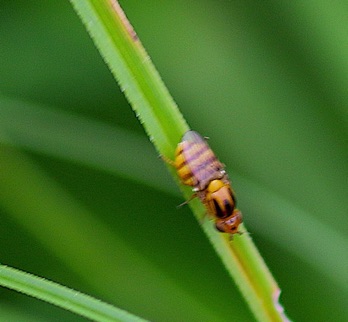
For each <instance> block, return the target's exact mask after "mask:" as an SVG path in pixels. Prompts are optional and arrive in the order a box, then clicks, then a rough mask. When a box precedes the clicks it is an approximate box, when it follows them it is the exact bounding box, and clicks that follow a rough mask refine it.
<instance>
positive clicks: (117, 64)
mask: <svg viewBox="0 0 348 322" xmlns="http://www.w3.org/2000/svg"><path fill="white" fill-rule="evenodd" d="M71 3H72V4H73V6H74V8H75V10H76V11H77V13H78V14H79V15H80V17H81V19H82V21H83V22H84V24H85V26H86V28H87V30H88V31H89V33H90V35H91V37H92V38H93V40H94V42H95V44H96V46H97V47H98V49H99V51H100V53H101V55H102V56H103V58H104V60H105V61H106V63H107V64H108V66H109V68H110V70H111V71H112V73H113V74H114V76H115V78H116V79H117V81H118V83H119V85H120V87H121V89H122V90H123V91H124V92H125V95H126V97H127V98H128V100H129V102H130V103H131V105H132V108H133V109H134V111H135V113H136V115H137V116H138V118H139V120H140V122H141V123H142V124H143V126H144V128H145V130H146V132H147V134H148V135H149V137H150V140H151V141H152V142H153V143H154V145H155V146H156V148H157V149H158V151H159V152H160V153H161V154H163V155H166V156H169V157H173V153H174V149H175V146H176V144H177V143H178V142H179V140H180V137H181V136H182V134H183V133H184V132H185V131H186V130H187V129H188V126H187V124H186V123H185V121H184V120H183V118H182V116H181V114H180V112H179V111H178V109H177V107H176V105H175V103H174V102H173V99H172V98H171V96H170V95H169V93H168V91H167V90H166V88H165V86H164V84H163V83H162V81H161V79H160V77H159V75H158V73H157V72H156V70H155V68H154V66H153V65H152V63H151V61H150V59H149V57H148V55H147V53H146V52H145V50H144V48H143V47H142V45H141V43H140V41H139V39H138V37H137V36H136V34H135V32H134V30H133V28H132V27H131V25H130V23H129V22H128V20H127V19H126V17H125V15H124V13H123V12H122V10H121V8H120V7H119V5H118V3H117V2H116V1H96V0H89V1H85V0H83V1H82V0H71ZM172 172H173V171H172ZM175 179H176V180H177V178H176V177H175ZM185 192H186V193H185V196H186V197H188V196H189V189H185ZM190 206H191V207H192V209H193V211H194V213H195V215H196V217H197V218H198V219H200V220H201V219H202V217H203V216H204V209H203V207H202V205H201V204H200V203H199V202H197V201H196V200H195V201H194V202H192V203H191V204H190ZM203 227H204V230H205V232H206V233H207V235H208V236H209V238H210V240H211V242H212V243H213V246H214V248H215V249H216V251H217V252H218V254H219V255H220V257H221V259H222V261H223V262H224V264H225V266H226V268H227V270H228V272H229V273H230V275H231V276H232V277H233V278H234V280H235V281H236V283H237V285H238V286H239V288H240V290H241V292H242V294H243V295H244V297H245V299H246V301H247V302H248V304H249V306H250V308H251V310H252V312H253V313H254V315H255V316H256V317H257V319H258V320H259V321H284V320H287V318H286V317H285V316H284V314H283V311H282V308H281V307H280V305H279V303H278V297H279V294H280V289H279V287H278V286H277V283H276V282H275V280H274V279H273V277H272V275H271V274H270V272H269V270H268V269H267V267H266V265H265V263H264V261H263V259H262V257H261V256H260V255H259V253H258V252H257V250H256V248H255V246H254V244H253V242H252V240H251V238H250V237H249V236H248V235H247V233H246V234H244V235H243V236H241V237H238V236H237V237H236V238H235V240H234V241H233V242H232V243H231V242H229V240H228V236H224V235H222V234H219V233H217V232H216V231H215V229H214V228H213V227H212V225H211V223H210V222H209V221H205V222H204V224H203Z"/></svg>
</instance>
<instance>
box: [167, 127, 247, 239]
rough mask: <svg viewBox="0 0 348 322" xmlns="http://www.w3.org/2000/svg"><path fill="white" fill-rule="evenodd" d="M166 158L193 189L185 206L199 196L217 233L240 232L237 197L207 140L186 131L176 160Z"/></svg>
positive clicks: (183, 180)
mask: <svg viewBox="0 0 348 322" xmlns="http://www.w3.org/2000/svg"><path fill="white" fill-rule="evenodd" d="M163 159H164V160H165V161H166V162H168V163H170V164H172V165H173V166H174V167H175V168H176V170H177V173H178V176H179V177H180V179H181V181H182V183H183V184H185V185H187V186H191V187H192V190H193V192H194V194H193V195H192V197H191V198H190V199H189V200H188V201H186V202H185V203H187V202H189V201H190V200H192V199H193V198H196V197H198V198H199V199H200V200H201V201H202V203H203V205H204V206H205V208H206V209H207V212H208V213H209V214H210V215H211V216H213V217H214V219H215V226H216V229H217V230H219V231H220V232H224V233H229V234H236V233H240V232H239V231H238V226H239V225H240V224H241V223H242V221H243V218H242V213H241V212H240V211H239V210H238V209H236V208H235V206H236V198H235V195H234V192H233V190H232V188H231V184H230V181H229V179H228V176H227V173H226V171H225V170H224V165H223V164H222V163H221V162H220V161H219V160H218V159H217V157H216V156H215V154H214V152H213V151H212V150H211V148H210V147H209V145H208V144H207V142H206V140H205V139H203V138H202V137H201V136H200V135H199V134H198V133H197V132H195V131H192V130H190V131H187V132H186V133H185V134H184V136H183V137H182V140H181V142H180V143H179V144H178V146H177V148H176V150H175V160H174V161H172V160H168V159H167V158H165V157H163Z"/></svg>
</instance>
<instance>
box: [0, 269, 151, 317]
mask: <svg viewBox="0 0 348 322" xmlns="http://www.w3.org/2000/svg"><path fill="white" fill-rule="evenodd" d="M0 285H2V286H4V287H7V288H10V289H13V290H16V291H19V292H21V293H24V294H27V295H30V296H33V297H35V298H38V299H41V300H44V301H46V302H48V303H51V304H54V305H56V306H59V307H61V308H64V309H66V310H69V311H71V312H74V313H76V314H79V315H81V316H84V317H86V318H89V319H91V320H94V321H110V322H111V321H125V322H141V321H146V320H143V319H141V318H139V317H136V316H134V315H132V314H130V313H128V312H126V311H123V310H121V309H119V308H116V307H114V306H112V305H110V304H107V303H104V302H102V301H100V300H97V299H95V298H93V297H91V296H88V295H86V294H83V293H80V292H77V291H75V290H72V289H69V288H67V287H65V286H62V285H59V284H57V283H54V282H52V281H48V280H46V279H43V278H41V277H37V276H34V275H32V274H29V273H25V272H22V271H20V270H17V269H14V268H11V267H8V266H5V265H0Z"/></svg>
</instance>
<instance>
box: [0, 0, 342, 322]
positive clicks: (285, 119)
mask: <svg viewBox="0 0 348 322" xmlns="http://www.w3.org/2000/svg"><path fill="white" fill-rule="evenodd" d="M0 5H1V7H0V9H1V10H0V25H1V28H0V61H1V64H0V149H1V150H0V211H1V225H0V249H1V252H0V262H1V263H2V264H7V265H9V266H13V267H16V268H19V269H22V270H24V271H28V272H31V273H33V274H35V275H39V276H43V277H46V278H48V279H51V280H53V281H56V282H58V283H61V284H63V285H66V286H69V287H72V288H75V289H77V290H80V291H82V292H86V293H88V294H91V295H93V296H95V297H98V298H100V299H102V300H105V301H107V302H109V303H112V304H115V305H116V306H118V307H120V308H123V309H125V310H129V311H130V312H132V313H134V314H136V315H139V316H141V317H144V318H147V319H149V320H152V321H254V318H253V316H252V315H251V313H250V312H249V309H248V307H247V306H246V304H245V303H244V301H243V299H242V298H241V296H240V294H239V291H238V290H237V289H236V286H235V285H234V284H232V283H231V280H230V279H229V277H228V275H227V273H226V272H225V270H224V267H223V266H222V264H221V263H220V261H219V258H218V257H217V255H216V254H215V253H214V251H213V250H212V247H211V245H210V244H209V242H208V241H207V239H206V238H205V236H204V234H203V233H202V231H201V230H200V228H199V225H198V223H197V222H196V221H195V219H194V217H193V216H192V214H191V213H190V210H189V208H188V207H184V208H181V209H179V210H178V209H176V205H178V204H179V203H181V202H182V197H181V196H180V194H179V190H178V189H177V187H176V186H175V185H174V183H173V182H172V179H171V178H170V176H169V175H168V173H167V170H166V168H165V166H164V165H163V164H162V162H161V161H160V160H159V159H158V157H157V152H156V151H155V149H154V148H153V147H152V145H151V144H150V142H149V140H148V138H147V137H146V135H145V133H144V131H143V129H142V127H141V125H140V124H139V123H138V121H137V119H136V117H135V116H134V113H133V112H132V110H131V108H130V107H129V105H128V103H127V101H126V100H125V98H124V95H123V93H122V92H121V90H120V89H119V88H118V86H117V84H116V82H115V80H114V79H113V78H112V76H111V73H110V71H109V70H108V68H107V67H106V65H105V64H104V62H103V61H102V59H101V57H100V56H99V54H98V52H97V50H96V48H95V47H94V45H93V43H92V41H91V39H90V38H89V36H88V35H87V33H86V31H85V29H84V27H83V25H82V23H81V22H80V20H79V18H78V17H77V15H76V14H75V12H74V11H73V9H72V7H71V5H70V4H69V2H68V1H52V0H50V1H24V0H22V1H1V2H0ZM121 5H122V6H123V9H124V10H125V11H126V14H127V16H128V18H129V19H130V21H131V22H132V24H133V26H134V28H135V30H136V31H137V33H138V35H139V37H140V39H141V41H142V43H143V45H144V46H145V48H146V49H147V51H148V53H149V55H150V57H151V59H152V60H153V62H154V64H155V65H156V67H157V68H158V70H159V72H160V74H161V76H162V78H163V80H164V82H165V83H166V85H167V86H168V88H169V90H170V92H171V93H172V95H173V97H174V99H175V100H176V102H177V103H178V105H179V107H180V109H181V111H182V112H183V114H184V116H185V118H186V120H187V121H188V123H189V124H190V126H191V127H192V128H193V129H195V130H197V131H199V132H200V133H201V134H202V135H205V136H209V137H210V144H211V146H212V147H213V148H214V150H215V152H216V153H217V155H218V156H219V158H220V159H221V160H222V161H223V162H224V163H225V164H226V165H227V170H228V171H229V174H230V176H231V177H232V180H233V185H234V187H235V190H236V192H237V197H238V202H239V207H240V208H241V210H242V211H243V213H244V217H245V224H246V226H247V227H248V229H249V230H250V232H251V233H252V235H251V236H252V237H253V239H254V241H255V243H256V244H257V246H258V248H259V250H260V252H261V254H262V255H263V256H264V258H265V260H266V262H267V263H268V265H269V268H270V269H271V271H272V272H273V274H274V277H275V278H276V279H277V281H278V282H279V285H280V287H281V289H282V296H281V302H282V303H283V305H284V306H285V308H286V312H287V314H288V315H289V317H290V318H292V319H293V320H294V321H347V320H348V305H347V298H348V273H347V272H348V252H347V249H348V237H347V228H348V224H347V217H346V215H347V208H348V202H347V200H348V198H347V197H348V196H347V175H348V165H347V151H348V149H347V148H348V144H347V120H348V118H347V115H348V113H347V112H348V108H347V107H348V90H347V88H348V60H347V57H348V46H347V44H348V24H347V19H346V17H347V14H348V6H347V4H346V3H344V2H334V3H331V2H330V3H329V2H326V1H305V2H302V1H291V2H288V1H287V2H285V1H283V2H279V1H268V2H267V3H264V2H262V3H260V2H256V1H219V2H216V1H199V2H198V1H175V2H174V1H161V2H158V1H136V0H128V1H121ZM0 301H1V305H0V320H2V321H63V320H64V321H83V320H84V319H82V318H80V317H77V316H75V315H73V314H71V313H69V312H66V311H63V310H61V309H59V308H55V307H53V306H51V305H49V304H46V303H42V302H40V301H38V300H36V299H32V298H29V297H27V296H24V295H20V294H18V293H16V292H13V291H9V290H7V289H4V288H1V289H0Z"/></svg>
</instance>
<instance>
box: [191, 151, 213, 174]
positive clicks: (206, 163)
mask: <svg viewBox="0 0 348 322" xmlns="http://www.w3.org/2000/svg"><path fill="white" fill-rule="evenodd" d="M216 161H217V158H216V156H215V155H214V154H211V155H210V156H209V158H206V159H204V160H203V161H202V162H201V163H200V165H199V166H198V167H197V168H196V169H195V170H196V171H207V170H213V171H216V170H219V163H218V162H216ZM214 164H215V165H216V167H214V168H212V167H211V165H214Z"/></svg>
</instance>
